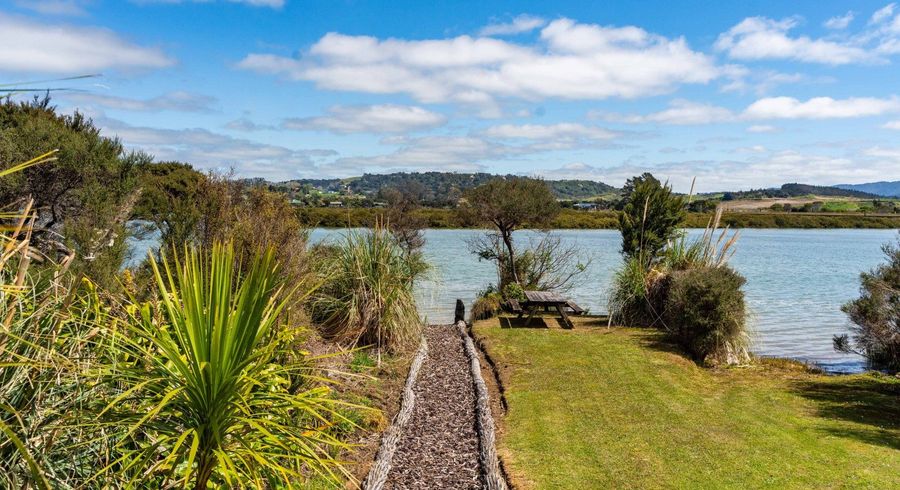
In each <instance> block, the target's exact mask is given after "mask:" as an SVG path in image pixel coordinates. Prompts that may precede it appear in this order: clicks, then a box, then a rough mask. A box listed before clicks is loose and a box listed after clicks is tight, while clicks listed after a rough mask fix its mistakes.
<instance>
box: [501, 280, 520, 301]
mask: <svg viewBox="0 0 900 490" xmlns="http://www.w3.org/2000/svg"><path fill="white" fill-rule="evenodd" d="M503 297H504V298H506V299H514V300H516V301H525V288H523V287H522V286H521V285H519V284H516V283H514V282H511V283H508V284H507V285H506V286H503Z"/></svg>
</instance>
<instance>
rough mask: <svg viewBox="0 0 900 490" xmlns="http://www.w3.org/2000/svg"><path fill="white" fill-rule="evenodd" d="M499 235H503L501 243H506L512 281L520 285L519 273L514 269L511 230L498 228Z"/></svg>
mask: <svg viewBox="0 0 900 490" xmlns="http://www.w3.org/2000/svg"><path fill="white" fill-rule="evenodd" d="M500 235H502V236H503V243H505V244H506V252H507V253H508V254H509V271H510V272H511V273H512V276H513V281H516V284H518V285H520V286H521V285H522V282H521V281H519V273H518V272H517V271H516V255H515V253H514V252H513V244H512V230H500Z"/></svg>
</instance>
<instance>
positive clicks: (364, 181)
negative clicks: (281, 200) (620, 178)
mask: <svg viewBox="0 0 900 490" xmlns="http://www.w3.org/2000/svg"><path fill="white" fill-rule="evenodd" d="M498 177H499V178H505V179H510V178H518V177H516V176H514V175H505V176H497V175H492V174H488V173H457V172H414V173H405V172H400V173H391V174H363V175H362V176H360V177H355V178H350V179H301V180H293V181H288V182H281V183H278V184H275V185H274V187H275V188H276V189H277V190H279V191H282V192H286V193H288V194H289V195H290V196H291V198H292V199H297V200H298V201H302V202H307V203H309V204H320V205H321V204H322V202H321V200H319V201H316V200H311V199H309V197H311V196H313V195H315V194H317V193H318V194H322V193H332V194H333V195H334V196H339V195H341V194H342V193H345V192H346V191H350V192H352V193H353V194H354V195H357V196H359V195H361V196H365V197H366V198H372V197H376V196H379V195H380V194H381V193H382V190H383V189H387V188H394V189H398V188H402V187H404V186H408V185H415V186H417V187H419V188H421V190H422V192H421V194H420V202H421V203H423V204H425V205H427V206H433V207H447V206H455V205H456V203H457V201H458V200H459V198H460V197H462V195H463V193H464V192H465V191H467V190H469V189H471V188H473V187H478V186H480V185H482V184H485V183H487V182H488V181H490V180H492V179H495V178H498ZM547 185H549V186H550V189H551V190H552V191H553V194H554V196H555V197H557V198H560V199H583V198H592V197H596V196H600V195H614V194H616V193H617V192H618V189H616V188H614V187H612V186H610V185H607V184H604V183H603V182H595V181H592V180H552V181H547ZM382 197H383V196H382Z"/></svg>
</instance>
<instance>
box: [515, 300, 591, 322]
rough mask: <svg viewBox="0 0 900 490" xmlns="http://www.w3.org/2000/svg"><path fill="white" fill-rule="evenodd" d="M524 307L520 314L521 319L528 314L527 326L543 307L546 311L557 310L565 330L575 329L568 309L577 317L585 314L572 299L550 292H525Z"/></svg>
mask: <svg viewBox="0 0 900 490" xmlns="http://www.w3.org/2000/svg"><path fill="white" fill-rule="evenodd" d="M522 306H523V309H522V311H521V312H520V313H519V318H522V316H524V315H525V313H528V320H526V321H525V324H526V325H528V324H530V323H531V319H532V318H533V317H534V314H535V313H536V312H537V309H538V308H541V307H543V308H544V310H545V311H546V310H548V309H549V308H555V309H556V311H557V312H559V317H560V319H561V320H562V325H563V328H574V326H575V325H574V324H572V320H570V319H569V315H567V314H566V308H570V309H572V311H573V312H574V313H575V314H576V315H580V314H581V313H583V312H584V310H582V309H581V307H579V306H578V305H576V304H575V303H573V302H572V301H571V300H570V299H568V298H566V297H564V296H562V295H560V294H559V293H553V292H549V291H525V302H524V304H523V305H522Z"/></svg>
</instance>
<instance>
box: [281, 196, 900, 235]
mask: <svg viewBox="0 0 900 490" xmlns="http://www.w3.org/2000/svg"><path fill="white" fill-rule="evenodd" d="M695 202H696V201H695ZM897 209H898V210H900V207H898V208H897ZM296 213H297V216H298V217H299V219H300V221H301V223H303V225H304V226H307V227H317V226H321V227H323V228H359V227H371V226H373V225H374V223H375V220H376V219H377V218H378V216H379V215H380V214H383V210H380V209H367V208H306V207H299V208H296ZM415 214H416V215H418V216H421V217H422V219H423V220H425V223H426V228H442V229H445V228H479V227H481V226H483V225H479V224H477V223H463V222H462V221H460V219H459V216H458V214H457V213H456V211H455V210H452V209H435V208H422V209H419V210H417V211H416V212H415ZM712 217H713V214H712V213H706V212H703V213H700V212H691V213H688V214H687V216H686V219H685V221H684V227H686V228H703V227H704V226H706V225H707V224H708V223H709V220H710V219H711V218H712ZM722 223H723V224H724V225H728V226H730V227H731V228H873V229H891V228H900V215H898V216H896V217H894V216H864V215H861V214H849V213H848V214H847V215H846V216H831V215H824V216H823V215H821V214H819V215H817V214H813V213H790V214H783V213H727V214H725V215H724V216H723V217H722ZM547 227H548V228H551V229H581V230H614V229H618V227H619V212H618V211H603V210H601V211H590V212H585V211H576V210H574V209H562V210H561V211H560V213H559V214H558V215H557V216H556V217H555V218H554V219H553V220H552V221H551V222H550V223H549V224H548V225H547Z"/></svg>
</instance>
